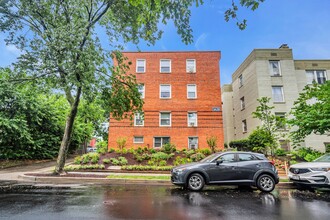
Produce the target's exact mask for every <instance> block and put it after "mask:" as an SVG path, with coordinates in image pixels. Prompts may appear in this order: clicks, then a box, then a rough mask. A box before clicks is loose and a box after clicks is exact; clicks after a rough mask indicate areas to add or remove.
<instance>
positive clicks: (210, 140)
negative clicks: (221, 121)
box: [206, 136, 218, 153]
mask: <svg viewBox="0 0 330 220" xmlns="http://www.w3.org/2000/svg"><path fill="white" fill-rule="evenodd" d="M206 143H207V145H208V146H209V148H210V150H211V151H212V153H215V149H216V148H217V144H218V138H217V136H211V137H207V138H206Z"/></svg>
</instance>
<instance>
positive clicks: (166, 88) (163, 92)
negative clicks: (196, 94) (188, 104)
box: [160, 85, 171, 99]
mask: <svg viewBox="0 0 330 220" xmlns="http://www.w3.org/2000/svg"><path fill="white" fill-rule="evenodd" d="M160 98H161V99H170V98H171V85H160Z"/></svg>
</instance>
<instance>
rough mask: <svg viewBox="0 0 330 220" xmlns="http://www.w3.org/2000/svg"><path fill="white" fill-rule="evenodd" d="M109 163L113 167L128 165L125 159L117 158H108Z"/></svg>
mask: <svg viewBox="0 0 330 220" xmlns="http://www.w3.org/2000/svg"><path fill="white" fill-rule="evenodd" d="M110 161H111V163H112V164H113V165H115V166H122V165H127V164H128V161H127V159H126V158H125V157H118V159H117V158H110Z"/></svg>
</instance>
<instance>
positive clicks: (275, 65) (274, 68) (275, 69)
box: [269, 61, 281, 76]
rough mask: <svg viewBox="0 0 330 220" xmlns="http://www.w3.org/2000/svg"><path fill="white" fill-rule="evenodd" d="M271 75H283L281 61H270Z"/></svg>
mask: <svg viewBox="0 0 330 220" xmlns="http://www.w3.org/2000/svg"><path fill="white" fill-rule="evenodd" d="M269 69H270V75H271V76H281V70H280V61H269Z"/></svg>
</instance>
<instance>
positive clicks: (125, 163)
mask: <svg viewBox="0 0 330 220" xmlns="http://www.w3.org/2000/svg"><path fill="white" fill-rule="evenodd" d="M118 160H119V164H120V165H127V164H128V161H127V159H126V158H125V157H118Z"/></svg>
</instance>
